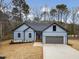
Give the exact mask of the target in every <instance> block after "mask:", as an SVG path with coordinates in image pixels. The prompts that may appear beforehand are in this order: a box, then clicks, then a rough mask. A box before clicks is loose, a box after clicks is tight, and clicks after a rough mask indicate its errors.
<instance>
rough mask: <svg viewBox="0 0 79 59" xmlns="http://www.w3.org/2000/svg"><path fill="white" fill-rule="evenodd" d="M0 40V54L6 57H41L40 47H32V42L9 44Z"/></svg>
mask: <svg viewBox="0 0 79 59" xmlns="http://www.w3.org/2000/svg"><path fill="white" fill-rule="evenodd" d="M9 43H10V41H9V40H8V41H4V42H0V56H4V57H5V58H6V59H43V53H42V47H34V46H33V43H24V44H9Z"/></svg>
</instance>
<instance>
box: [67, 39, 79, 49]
mask: <svg viewBox="0 0 79 59" xmlns="http://www.w3.org/2000/svg"><path fill="white" fill-rule="evenodd" d="M68 44H69V45H70V46H71V47H72V48H75V49H76V50H79V39H70V40H68Z"/></svg>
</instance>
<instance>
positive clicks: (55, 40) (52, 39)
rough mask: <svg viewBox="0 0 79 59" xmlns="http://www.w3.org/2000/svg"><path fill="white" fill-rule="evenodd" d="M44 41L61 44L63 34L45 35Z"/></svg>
mask: <svg viewBox="0 0 79 59" xmlns="http://www.w3.org/2000/svg"><path fill="white" fill-rule="evenodd" d="M46 43H49V44H51V43H52V44H63V36H47V37H46Z"/></svg>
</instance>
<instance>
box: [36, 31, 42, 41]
mask: <svg viewBox="0 0 79 59" xmlns="http://www.w3.org/2000/svg"><path fill="white" fill-rule="evenodd" d="M36 42H42V32H36Z"/></svg>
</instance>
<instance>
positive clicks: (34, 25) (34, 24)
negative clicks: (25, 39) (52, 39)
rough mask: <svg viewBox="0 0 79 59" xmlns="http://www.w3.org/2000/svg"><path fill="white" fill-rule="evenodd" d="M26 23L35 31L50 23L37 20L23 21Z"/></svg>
mask: <svg viewBox="0 0 79 59" xmlns="http://www.w3.org/2000/svg"><path fill="white" fill-rule="evenodd" d="M25 23H26V24H27V25H29V26H30V27H31V28H33V29H34V30H35V31H43V30H44V29H45V28H47V27H48V26H50V25H51V24H52V23H38V22H25Z"/></svg>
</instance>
